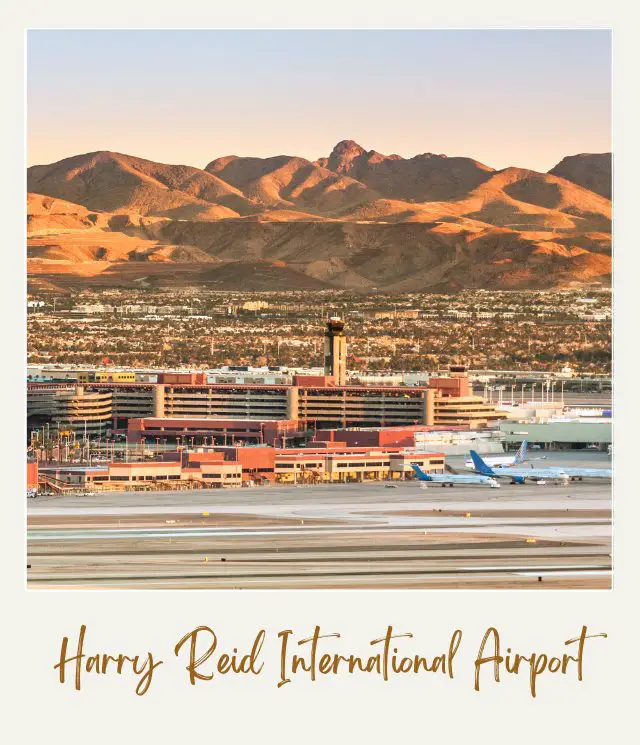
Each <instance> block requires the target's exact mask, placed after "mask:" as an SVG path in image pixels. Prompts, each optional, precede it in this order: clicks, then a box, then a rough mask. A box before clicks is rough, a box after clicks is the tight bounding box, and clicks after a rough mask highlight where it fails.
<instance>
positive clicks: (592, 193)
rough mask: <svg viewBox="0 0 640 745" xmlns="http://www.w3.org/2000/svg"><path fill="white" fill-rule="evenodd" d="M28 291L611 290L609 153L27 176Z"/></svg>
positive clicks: (100, 158) (106, 166)
mask: <svg viewBox="0 0 640 745" xmlns="http://www.w3.org/2000/svg"><path fill="white" fill-rule="evenodd" d="M27 173H28V175H27V187H28V192H29V194H28V201H27V219H28V228H27V230H28V259H29V274H30V280H31V282H32V284H36V285H40V286H49V287H64V286H69V285H76V286H78V285H83V284H85V285H86V284H91V285H94V286H95V285H123V286H140V285H145V284H147V285H152V286H158V285H180V284H183V285H185V284H186V285H203V286H207V287H210V288H212V289H215V288H219V289H236V288H237V289H242V288H244V289H287V288H290V289H304V288H317V289H322V288H327V289H328V288H332V287H334V288H351V289H357V290H363V291H366V290H368V289H374V288H375V289H378V290H389V291H419V290H433V291H453V290H457V289H461V288H467V287H468V288H487V289H491V288H494V289H500V288H502V289H510V288H512V289H515V288H523V289H525V288H529V289H534V288H545V287H555V286H564V285H570V284H574V283H592V282H599V283H604V284H608V283H609V282H610V278H611V154H610V153H603V154H581V155H574V156H568V157H566V158H564V159H563V160H562V161H561V162H560V163H558V165H556V166H555V167H554V168H552V169H551V170H550V171H549V172H548V173H539V172H536V171H532V170H528V169H524V168H515V167H511V168H505V169H502V170H494V169H493V168H491V167H489V166H487V165H484V164H483V163H480V162H478V161H476V160H473V159H471V158H465V157H447V156H445V155H437V154H433V153H423V154H421V155H416V156H415V157H413V158H402V157H400V156H399V155H383V154H381V153H378V152H376V151H374V150H369V151H367V150H365V149H364V148H363V147H361V146H360V145H358V144H357V143H356V142H353V141H352V140H344V141H342V142H340V143H338V144H337V145H336V146H335V147H334V149H333V150H332V152H331V153H330V154H329V156H328V157H322V158H319V159H318V160H316V161H309V160H306V159H305V158H299V157H294V156H288V155H279V156H275V157H271V158H250V157H238V156H235V155H230V156H225V157H222V158H216V159H215V160H212V161H211V162H210V163H209V164H208V165H206V166H205V167H204V168H203V169H198V168H193V167H190V166H184V165H167V164H163V163H156V162H154V161H150V160H144V159H142V158H137V157H133V156H129V155H122V154H120V153H112V152H96V153H88V154H86V155H76V156H73V157H70V158H65V159H64V160H61V161H59V162H57V163H52V164H50V165H38V166H32V167H31V168H29V169H28V172H27Z"/></svg>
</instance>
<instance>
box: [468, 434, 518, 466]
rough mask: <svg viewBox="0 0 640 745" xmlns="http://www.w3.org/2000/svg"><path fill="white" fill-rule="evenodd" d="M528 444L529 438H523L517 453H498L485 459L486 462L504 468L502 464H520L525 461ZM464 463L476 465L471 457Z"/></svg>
mask: <svg viewBox="0 0 640 745" xmlns="http://www.w3.org/2000/svg"><path fill="white" fill-rule="evenodd" d="M528 444H529V443H528V442H527V440H523V441H522V444H521V445H520V447H519V448H518V451H517V452H516V454H515V455H498V456H496V457H491V456H489V457H488V458H485V459H484V462H485V463H486V464H487V465H488V466H489V467H491V468H493V467H495V466H497V467H498V468H502V466H518V465H520V464H521V463H524V460H525V456H526V454H527V445H528ZM464 464H465V466H466V467H467V468H471V469H473V468H475V466H474V465H473V460H472V459H471V458H470V459H469V460H465V462H464Z"/></svg>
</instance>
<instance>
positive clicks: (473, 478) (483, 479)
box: [411, 463, 500, 489]
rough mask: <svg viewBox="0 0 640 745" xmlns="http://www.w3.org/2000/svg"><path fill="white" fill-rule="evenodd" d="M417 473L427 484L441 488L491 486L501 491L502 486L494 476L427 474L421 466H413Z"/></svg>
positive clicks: (413, 464)
mask: <svg viewBox="0 0 640 745" xmlns="http://www.w3.org/2000/svg"><path fill="white" fill-rule="evenodd" d="M411 468H413V470H414V471H415V474H416V477H417V478H418V479H419V480H420V481H424V482H426V483H429V482H432V483H434V484H440V485H441V486H457V485H458V484H460V485H462V484H468V485H474V486H489V487H491V488H492V489H499V488H500V484H499V483H498V482H497V481H496V479H495V478H493V477H492V476H482V475H478V474H475V473H425V472H424V471H423V470H422V468H420V466H417V465H415V463H412V464H411Z"/></svg>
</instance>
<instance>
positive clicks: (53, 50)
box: [27, 30, 611, 171]
mask: <svg viewBox="0 0 640 745" xmlns="http://www.w3.org/2000/svg"><path fill="white" fill-rule="evenodd" d="M27 71H28V72H27V82H28V96H27V100H28V105H27V133H28V150H27V153H28V164H29V165H37V164H46V163H52V162H55V161H58V160H61V159H63V158H66V157H70V156H72V155H76V154H80V153H87V152H94V151H97V150H111V151H116V152H121V153H127V154H129V155H135V156H138V157H142V158H148V159H149V160H155V161H159V162H164V163H176V164H178V163H179V164H185V165H191V166H195V167H198V168H204V166H205V165H206V164H207V163H208V162H210V161H211V160H213V159H215V158H218V157H222V156H225V155H238V156H255V157H268V156H274V155H297V156H300V157H305V158H308V159H309V160H316V159H317V158H319V157H323V156H327V155H329V153H330V151H331V149H332V148H333V146H334V145H335V144H336V143H337V142H339V141H340V140H344V139H352V140H355V141H356V142H358V143H359V144H360V145H362V146H363V147H364V148H365V149H366V150H377V151H379V152H382V153H384V154H387V155H388V154H392V153H397V154H399V155H401V156H403V157H413V156H414V155H417V154H419V153H424V152H433V153H444V154H446V155H449V156H467V157H471V158H474V159H475V160H478V161H480V162H482V163H484V164H486V165H487V166H490V167H492V168H496V169H500V168H505V167H507V166H520V167H524V168H531V169H534V170H538V171H547V170H549V169H550V168H552V167H553V166H554V165H555V164H556V163H557V162H558V161H560V160H561V159H562V158H563V157H565V156H566V155H574V154H577V153H582V152H609V151H610V150H611V33H610V32H609V31H606V30H602V31H601V30H574V31H556V30H539V31H537V30H503V31H484V30H478V31H469V30H465V31H463V30H458V31H438V30H425V31H415V30H413V31H271V30H266V31H255V30H254V31H213V30H212V31H200V30H198V31H48V30H47V31H30V32H29V33H28V40H27Z"/></svg>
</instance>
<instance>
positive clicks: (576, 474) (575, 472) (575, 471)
mask: <svg viewBox="0 0 640 745" xmlns="http://www.w3.org/2000/svg"><path fill="white" fill-rule="evenodd" d="M561 470H562V472H563V473H566V474H567V476H568V477H569V479H570V480H571V481H582V479H610V478H611V469H610V468H574V467H573V466H562V469H561Z"/></svg>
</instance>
